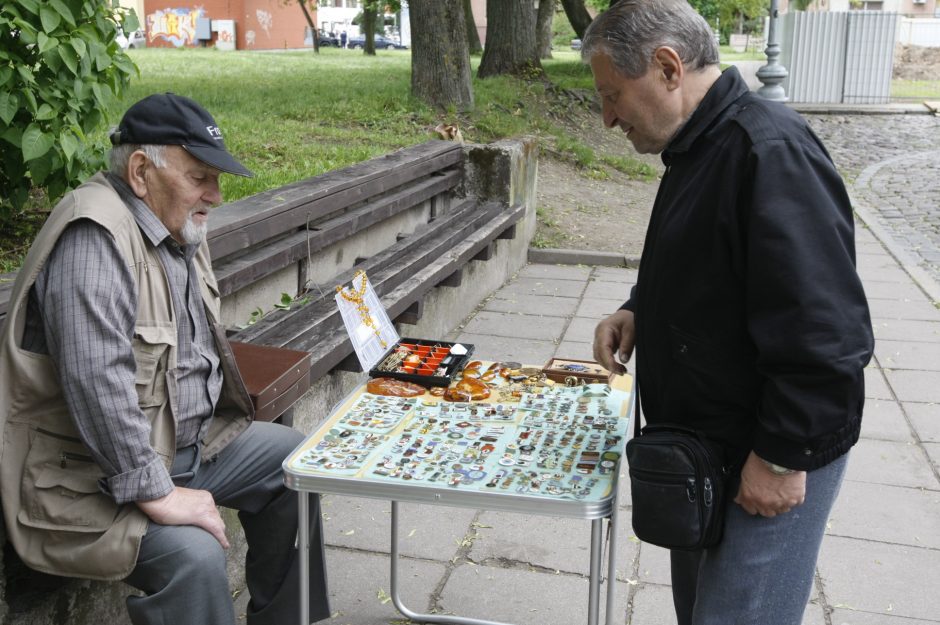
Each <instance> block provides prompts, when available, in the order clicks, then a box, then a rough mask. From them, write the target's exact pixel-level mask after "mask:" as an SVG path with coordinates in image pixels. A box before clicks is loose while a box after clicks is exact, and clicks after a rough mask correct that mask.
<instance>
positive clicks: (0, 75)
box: [0, 65, 13, 87]
mask: <svg viewBox="0 0 940 625" xmlns="http://www.w3.org/2000/svg"><path fill="white" fill-rule="evenodd" d="M11 76H13V68H12V67H10V66H9V65H4V66H2V67H0V87H2V86H3V85H5V84H7V83H8V82H10V77H11Z"/></svg>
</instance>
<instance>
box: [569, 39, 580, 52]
mask: <svg viewBox="0 0 940 625" xmlns="http://www.w3.org/2000/svg"><path fill="white" fill-rule="evenodd" d="M571 49H572V50H580V49H581V40H580V39H572V40H571Z"/></svg>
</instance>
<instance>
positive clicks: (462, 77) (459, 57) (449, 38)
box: [408, 0, 473, 111]
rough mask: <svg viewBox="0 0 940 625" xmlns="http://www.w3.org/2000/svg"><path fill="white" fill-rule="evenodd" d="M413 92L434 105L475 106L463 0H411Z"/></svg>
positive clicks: (467, 109) (442, 107)
mask: <svg viewBox="0 0 940 625" xmlns="http://www.w3.org/2000/svg"><path fill="white" fill-rule="evenodd" d="M408 5H409V7H410V11H409V13H410V15H411V46H412V52H411V93H412V94H413V95H414V96H415V97H416V98H419V99H421V100H423V101H425V102H427V103H428V104H430V105H431V106H434V107H437V108H439V109H442V110H444V109H447V108H449V107H451V106H454V107H456V108H457V110H458V111H469V110H470V109H472V108H473V86H472V85H471V82H470V54H469V52H468V51H467V30H466V26H465V24H464V9H463V3H462V0H411V1H410V2H409V3H408Z"/></svg>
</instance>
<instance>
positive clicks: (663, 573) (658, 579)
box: [636, 543, 672, 586]
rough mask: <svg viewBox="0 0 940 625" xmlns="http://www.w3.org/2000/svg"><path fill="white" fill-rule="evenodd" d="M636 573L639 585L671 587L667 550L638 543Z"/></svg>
mask: <svg viewBox="0 0 940 625" xmlns="http://www.w3.org/2000/svg"><path fill="white" fill-rule="evenodd" d="M636 572H637V579H639V581H640V583H641V584H644V585H645V584H660V585H663V586H671V585H672V575H671V573H670V565H669V550H668V549H663V548H662V547H657V546H656V545H650V544H648V543H640V561H639V563H638V564H637V569H636Z"/></svg>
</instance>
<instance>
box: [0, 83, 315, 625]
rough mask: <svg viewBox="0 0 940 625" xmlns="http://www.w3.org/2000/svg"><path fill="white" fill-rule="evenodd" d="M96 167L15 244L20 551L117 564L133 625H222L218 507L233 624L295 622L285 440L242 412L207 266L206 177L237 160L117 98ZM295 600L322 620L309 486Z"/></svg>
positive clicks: (209, 201)
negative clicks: (233, 553) (29, 241)
mask: <svg viewBox="0 0 940 625" xmlns="http://www.w3.org/2000/svg"><path fill="white" fill-rule="evenodd" d="M111 141H112V143H113V144H114V148H113V150H112V152H111V168H110V172H108V173H99V174H97V175H96V176H94V177H93V178H91V179H90V180H89V181H88V182H86V183H85V184H83V185H82V186H80V187H79V188H78V189H76V190H75V191H72V192H70V193H69V194H67V195H66V196H65V197H64V198H63V199H62V201H61V202H59V204H58V205H57V206H56V208H55V209H54V210H53V212H52V214H51V215H50V216H49V219H48V220H47V222H46V224H45V225H44V226H43V228H42V230H41V231H40V233H39V235H38V236H37V237H36V240H35V242H34V243H33V245H32V247H31V248H30V250H29V253H28V255H27V257H26V260H25V262H24V264H23V267H22V269H21V270H20V271H19V273H18V275H17V281H16V284H15V285H14V288H13V293H12V296H11V299H10V309H9V313H8V316H7V322H6V325H5V327H4V328H3V331H2V334H0V424H2V427H3V447H2V456H0V494H2V497H3V511H4V515H5V521H6V528H7V533H8V535H9V536H10V540H11V542H12V543H13V545H14V547H15V548H16V551H17V553H19V555H20V557H21V558H22V559H23V561H24V562H25V563H26V564H27V565H29V566H30V567H32V568H34V569H37V570H39V571H43V572H46V573H52V574H55V575H66V576H72V577H84V578H91V579H103V580H118V579H123V580H124V581H126V582H127V583H128V584H130V585H131V586H133V587H135V588H137V589H139V590H141V591H142V592H143V596H136V595H134V596H130V597H128V598H127V608H128V612H129V614H130V618H131V621H132V622H133V623H135V625H137V624H172V625H234V624H235V613H234V606H233V603H232V595H231V593H230V590H229V582H228V577H227V574H226V558H225V549H227V548H228V546H229V543H228V540H227V539H226V534H225V526H224V522H223V520H222V518H221V516H220V515H219V512H218V509H217V508H216V506H217V505H223V506H227V507H230V508H234V509H236V510H238V511H239V520H240V522H241V525H242V528H243V529H244V532H245V537H246V539H247V542H248V554H247V557H246V562H245V574H246V578H247V584H248V591H249V592H250V594H251V601H250V603H249V604H248V614H247V622H248V623H249V625H281V624H284V623H296V622H297V617H298V614H299V604H300V588H299V583H298V582H299V575H298V570H299V562H298V558H299V555H298V552H297V549H296V548H295V546H294V543H295V537H296V534H297V517H298V515H297V497H296V493H294V492H293V491H291V490H288V489H287V488H286V487H285V486H284V481H283V475H282V471H281V462H282V461H283V460H284V458H285V457H286V456H287V455H288V454H289V453H290V452H291V451H292V450H293V449H294V448H295V447H296V446H297V445H298V444H299V443H300V441H301V440H302V439H303V436H302V435H301V434H300V433H299V432H296V431H294V430H292V429H290V428H287V427H284V426H281V425H277V424H271V423H254V422H252V415H253V411H252V408H251V401H250V398H249V397H248V394H247V391H246V390H245V387H244V385H243V383H242V381H241V378H240V376H239V375H238V371H237V369H236V367H235V361H234V358H233V356H232V352H231V349H230V347H229V345H228V342H227V340H226V338H225V333H224V329H223V328H222V327H221V326H220V323H219V317H220V308H219V304H220V302H219V295H218V289H217V287H216V281H215V277H214V275H213V273H212V268H211V266H210V262H209V253H208V246H207V244H206V240H205V237H206V229H207V220H208V216H209V212H210V211H211V210H212V208H213V207H214V206H215V205H217V204H218V203H219V202H221V200H222V197H221V194H220V192H219V176H220V174H221V173H223V172H226V173H231V174H236V175H239V176H251V175H252V174H251V172H250V171H248V170H247V169H246V168H245V167H244V166H243V165H242V164H241V163H239V162H238V161H237V160H235V158H233V157H232V155H231V154H229V152H228V151H227V150H226V148H225V143H224V142H223V140H222V131H221V130H220V129H219V127H218V125H217V124H216V123H215V120H214V119H213V118H212V116H211V115H210V114H209V113H208V112H207V111H206V110H205V109H203V108H202V107H201V106H200V105H199V104H197V103H196V102H194V101H193V100H190V99H188V98H184V97H180V96H177V95H173V94H170V93H167V94H163V95H153V96H150V97H147V98H144V99H143V100H141V101H140V102H138V103H136V104H134V105H133V106H132V107H131V108H130V109H128V111H127V113H126V114H125V115H124V118H123V119H122V120H121V123H120V125H119V126H118V128H117V129H116V131H115V132H114V133H113V134H112V135H111ZM310 499H311V509H310V520H311V528H310V531H311V532H312V536H313V537H314V540H313V541H312V544H313V548H312V549H311V552H310V559H311V571H312V572H313V574H312V576H311V584H310V589H309V590H310V596H311V608H310V613H311V614H312V615H313V616H314V617H315V618H316V619H317V620H319V619H323V618H326V617H328V616H329V607H328V603H327V596H326V574H325V569H324V562H323V544H322V532H321V525H320V514H319V504H318V503H317V499H318V498H317V497H311V498H310Z"/></svg>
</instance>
